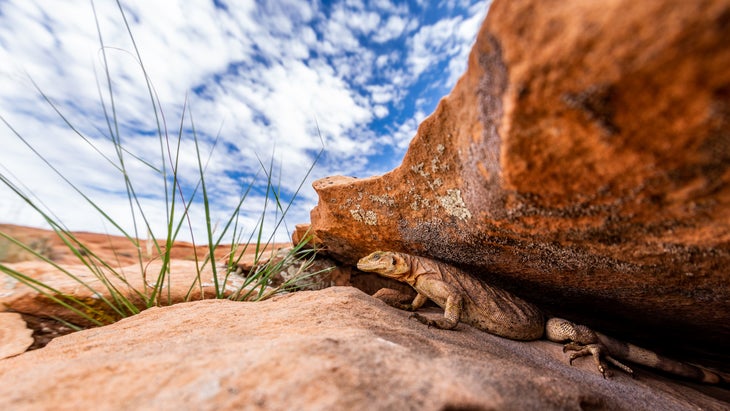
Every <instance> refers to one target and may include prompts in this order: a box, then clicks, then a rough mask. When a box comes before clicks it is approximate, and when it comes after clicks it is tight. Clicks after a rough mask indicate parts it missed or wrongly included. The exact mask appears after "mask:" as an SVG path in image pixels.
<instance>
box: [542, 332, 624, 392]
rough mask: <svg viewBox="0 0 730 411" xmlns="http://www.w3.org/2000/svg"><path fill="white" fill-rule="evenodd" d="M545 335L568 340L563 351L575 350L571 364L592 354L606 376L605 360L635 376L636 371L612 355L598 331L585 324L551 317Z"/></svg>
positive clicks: (552, 338)
mask: <svg viewBox="0 0 730 411" xmlns="http://www.w3.org/2000/svg"><path fill="white" fill-rule="evenodd" d="M545 335H546V337H547V339H548V340H550V341H553V342H559V343H562V342H566V341H567V342H568V343H567V344H565V346H564V347H563V352H567V351H575V352H573V353H571V354H570V357H569V360H570V364H571V365H572V364H573V360H575V359H576V358H580V357H585V356H588V355H590V356H592V357H593V361H594V362H595V364H596V368H598V371H599V372H600V373H601V375H603V377H604V378H606V375H607V374H608V375H610V374H609V372H608V366H607V364H606V362H605V361H608V362H609V363H611V364H612V365H613V366H615V367H616V368H618V369H620V370H622V371H624V372H625V373H627V374H629V375H631V376H632V377H633V376H634V371H633V370H632V369H631V368H629V367H628V366H627V365H625V364H623V363H621V362H620V361H618V360H617V359H615V358H614V357H612V356H611V354H610V353H609V350H608V349H607V348H606V347H605V346H604V345H603V344H602V343H601V342H600V340H599V339H598V336H597V335H596V333H595V332H593V330H591V329H590V328H588V327H586V326H584V325H579V324H574V323H572V322H570V321H568V320H563V319H561V318H551V319H549V320H548V321H547V324H546V326H545ZM604 360H605V361H604Z"/></svg>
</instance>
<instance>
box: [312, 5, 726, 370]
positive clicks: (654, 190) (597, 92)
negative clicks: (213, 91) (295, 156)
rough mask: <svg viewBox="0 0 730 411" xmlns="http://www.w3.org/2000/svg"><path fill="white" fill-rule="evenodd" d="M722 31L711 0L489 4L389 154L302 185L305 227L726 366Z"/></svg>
mask: <svg viewBox="0 0 730 411" xmlns="http://www.w3.org/2000/svg"><path fill="white" fill-rule="evenodd" d="M728 39H730V3H728V2H727V1H724V0H710V1H704V0H698V1H692V2H688V1H682V0H663V1H644V2H637V1H633V0H606V1H601V2H585V1H581V0H569V1H565V0H550V1H543V0H540V1H535V0H509V1H502V0H495V1H494V2H493V3H492V5H491V9H490V11H489V14H488V16H487V19H486V21H485V23H484V25H483V27H482V28H481V31H480V33H479V35H478V38H477V42H476V44H475V46H474V48H473V50H472V53H471V55H470V57H469V65H468V69H467V72H466V73H465V74H464V75H463V77H462V78H461V79H460V80H459V82H458V83H457V84H456V86H455V87H454V89H453V91H452V92H451V94H450V95H449V96H448V97H446V98H444V99H443V100H442V101H441V102H440V104H439V106H438V108H437V109H436V111H435V112H434V113H433V114H432V115H431V116H430V117H428V118H427V119H426V120H424V121H423V123H422V124H421V125H420V127H419V129H418V133H417V135H416V136H415V138H414V139H413V141H412V142H411V145H410V147H409V149H408V152H407V153H406V156H405V158H404V160H403V163H402V165H401V166H400V167H398V168H396V169H395V170H393V171H391V172H389V173H387V174H385V175H383V176H377V177H371V178H366V179H354V178H347V177H330V178H325V179H322V180H319V181H317V182H315V184H314V186H315V189H316V190H317V192H318V193H319V196H320V201H319V204H318V205H317V207H316V208H315V209H314V210H313V211H312V215H311V217H312V226H313V229H314V232H315V234H316V236H317V238H318V239H319V240H321V241H322V242H323V243H324V244H325V245H326V248H327V249H328V250H329V252H330V253H331V254H332V255H333V256H335V257H336V258H338V259H340V260H342V261H345V262H348V263H354V262H355V261H356V260H357V259H358V258H360V257H363V256H365V255H367V254H368V253H370V252H372V251H375V250H377V249H385V250H394V251H403V252H408V253H411V254H416V255H423V256H429V257H432V258H435V259H438V260H442V261H445V262H449V263H452V264H455V265H458V266H460V267H462V268H465V269H468V270H470V271H471V272H473V273H474V274H476V275H478V276H480V277H481V278H483V279H485V280H487V281H489V282H490V283H492V284H495V285H498V286H502V287H504V288H507V289H509V290H511V291H513V292H515V293H516V294H518V295H520V296H522V297H523V298H526V299H528V300H530V301H532V302H534V303H537V304H539V305H541V306H542V307H543V308H544V309H546V310H548V311H551V312H552V313H553V314H555V315H560V316H565V317H567V318H571V319H573V320H575V321H578V322H582V323H586V324H589V325H593V326H595V327H596V328H598V329H601V330H603V331H605V332H607V333H612V334H613V335H614V336H616V337H621V338H624V339H630V340H633V341H634V342H637V343H640V344H643V345H648V346H649V347H654V348H655V347H661V348H664V349H666V351H668V352H670V353H672V354H673V355H675V356H682V355H684V356H685V357H686V358H690V359H695V360H700V361H705V362H709V363H712V364H714V365H716V366H718V365H719V366H722V365H724V368H727V364H729V363H730V357H729V356H728V353H727V350H726V347H727V346H728V342H729V341H730V287H728V284H729V283H730V70H728V67H730V47H728ZM627 337H628V338H627Z"/></svg>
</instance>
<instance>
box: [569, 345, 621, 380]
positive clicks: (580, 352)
mask: <svg viewBox="0 0 730 411" xmlns="http://www.w3.org/2000/svg"><path fill="white" fill-rule="evenodd" d="M567 351H575V352H574V353H572V354H570V357H569V363H570V365H573V360H575V359H576V358H580V357H585V356H588V355H590V356H592V357H593V361H594V362H595V364H596V368H598V371H599V372H600V373H601V375H603V378H606V377H607V376H609V377H610V376H611V372H610V371H609V370H608V365H607V364H606V362H604V361H603V359H605V360H606V361H608V362H610V363H611V364H612V365H613V366H614V367H616V368H618V369H620V370H622V371H623V372H625V373H627V374H629V375H630V376H631V377H633V376H634V370H632V369H631V368H629V367H628V366H627V365H625V364H623V363H621V362H620V361H618V360H617V359H615V358H613V357H612V356H610V355H609V354H607V353H606V352H605V351H606V350H605V349H604V347H603V345H601V344H586V345H583V344H578V343H575V342H569V343H567V344H565V346H563V352H567Z"/></svg>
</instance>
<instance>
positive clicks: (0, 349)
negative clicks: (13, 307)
mask: <svg viewBox="0 0 730 411" xmlns="http://www.w3.org/2000/svg"><path fill="white" fill-rule="evenodd" d="M32 334H33V331H32V330H30V329H29V328H28V327H26V325H25V321H23V318H22V317H21V316H20V314H18V313H3V312H0V359H3V358H7V357H12V356H14V355H18V354H21V353H23V352H25V350H27V349H28V347H30V346H31V344H33V337H32Z"/></svg>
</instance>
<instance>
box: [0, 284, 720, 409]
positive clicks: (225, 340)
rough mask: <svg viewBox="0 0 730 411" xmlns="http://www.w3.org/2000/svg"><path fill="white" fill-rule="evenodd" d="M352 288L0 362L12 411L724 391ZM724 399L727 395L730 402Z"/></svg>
mask: <svg viewBox="0 0 730 411" xmlns="http://www.w3.org/2000/svg"><path fill="white" fill-rule="evenodd" d="M408 317H409V314H408V313H407V312H402V311H398V310H396V309H393V308H391V307H388V306H386V305H385V304H383V303H382V302H380V301H378V300H376V299H374V298H371V297H368V296H367V295H365V294H364V293H362V292H360V291H358V290H356V289H354V288H351V287H333V288H328V289H325V290H320V291H304V292H299V293H294V294H289V295H286V296H282V297H275V298H274V299H272V300H269V301H264V302H258V303H236V302H232V301H221V300H205V301H199V302H193V303H185V304H178V305H175V306H171V307H163V308H152V309H150V310H147V311H144V312H143V313H141V314H139V315H137V316H134V317H131V318H127V319H124V320H122V321H119V322H118V323H115V324H113V325H110V326H106V327H101V328H95V329H90V330H85V331H81V332H77V333H73V334H70V335H66V336H63V337H59V338H56V339H55V340H53V341H52V342H51V343H50V344H49V345H48V346H46V347H45V348H42V349H39V350H35V351H29V352H27V353H25V354H21V355H19V356H16V357H13V358H8V359H5V360H0V381H2V384H0V398H2V405H3V409H7V410H46V409H54V410H56V409H58V410H85V409H94V410H119V409H125V410H138V409H145V410H148V409H155V410H239V409H246V410H291V409H301V410H372V409H381V410H412V409H418V410H448V409H452V410H456V409H461V410H495V409H524V410H530V409H535V410H536V409H540V410H580V409H610V410H650V409H661V410H687V409H705V410H721V409H726V408H727V406H728V403H727V402H726V400H727V396H726V392H724V391H722V390H721V389H719V388H716V387H699V386H694V385H689V384H687V385H685V384H684V383H682V382H681V381H676V380H675V381H673V380H669V379H666V378H664V377H660V376H657V375H655V374H653V373H651V372H641V373H640V374H639V375H638V376H637V378H635V379H632V378H631V377H629V376H627V375H625V374H619V373H616V374H615V375H614V376H613V377H612V378H610V379H604V378H602V377H601V375H600V373H598V372H597V371H596V369H595V367H594V365H593V363H592V361H591V360H590V359H580V360H576V361H575V366H574V367H571V366H570V365H568V362H567V359H566V358H565V354H564V353H563V352H562V350H561V346H560V345H558V344H555V343H550V342H547V341H533V342H517V341H511V340H507V339H504V338H500V337H495V336H493V335H489V334H486V333H483V332H481V331H478V330H476V329H474V328H471V327H469V326H466V325H463V324H462V325H459V326H458V327H457V329H456V330H453V331H446V330H438V329H434V328H428V327H426V326H424V325H423V324H421V323H419V322H417V321H415V320H411V319H409V318H408ZM723 396H724V397H723Z"/></svg>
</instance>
